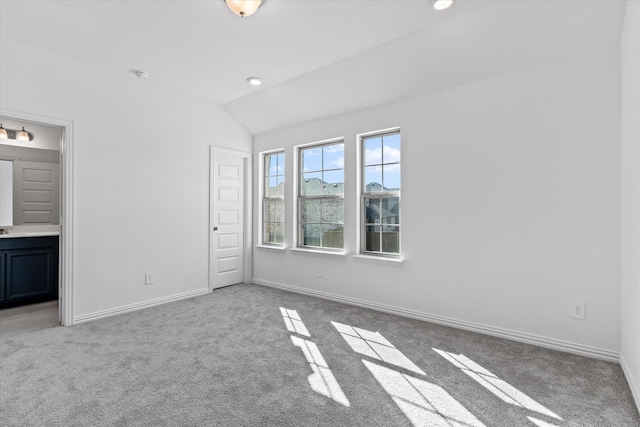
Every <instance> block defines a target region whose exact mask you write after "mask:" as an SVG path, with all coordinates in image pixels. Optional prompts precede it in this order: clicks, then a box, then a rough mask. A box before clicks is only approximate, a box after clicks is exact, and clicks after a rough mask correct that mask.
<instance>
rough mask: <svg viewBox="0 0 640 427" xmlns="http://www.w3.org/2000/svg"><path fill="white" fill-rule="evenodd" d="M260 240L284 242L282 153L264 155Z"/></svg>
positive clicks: (269, 242)
mask: <svg viewBox="0 0 640 427" xmlns="http://www.w3.org/2000/svg"><path fill="white" fill-rule="evenodd" d="M262 206H263V213H262V218H263V224H262V230H263V231H262V234H263V237H262V240H263V243H266V244H282V243H284V153H283V152H278V153H269V154H265V155H264V197H263V200H262Z"/></svg>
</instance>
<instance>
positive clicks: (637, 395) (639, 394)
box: [620, 354, 640, 413]
mask: <svg viewBox="0 0 640 427" xmlns="http://www.w3.org/2000/svg"><path fill="white" fill-rule="evenodd" d="M620 365H621V366H622V372H624V376H625V377H626V378H627V383H629V388H630V389H631V394H632V395H633V400H635V402H636V408H637V409H638V413H640V384H638V383H636V381H635V379H634V377H633V376H632V375H631V369H629V365H628V364H627V360H626V358H625V357H624V354H621V355H620Z"/></svg>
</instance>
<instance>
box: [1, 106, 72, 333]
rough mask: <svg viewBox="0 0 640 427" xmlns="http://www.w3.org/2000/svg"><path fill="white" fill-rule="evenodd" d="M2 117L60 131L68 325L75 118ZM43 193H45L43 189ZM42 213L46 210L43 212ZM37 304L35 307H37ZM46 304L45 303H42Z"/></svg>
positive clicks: (66, 318)
mask: <svg viewBox="0 0 640 427" xmlns="http://www.w3.org/2000/svg"><path fill="white" fill-rule="evenodd" d="M0 117H2V120H6V121H16V122H20V123H23V124H24V126H25V128H27V130H28V129H29V126H32V127H33V128H41V129H44V128H53V129H56V130H57V131H59V134H58V135H59V142H58V144H57V146H58V147H57V148H58V149H59V172H60V176H59V184H60V186H59V197H58V202H59V213H58V215H57V218H56V219H57V224H58V226H59V238H58V247H57V251H58V254H59V257H58V269H57V270H58V300H57V301H56V303H57V306H58V309H57V310H58V319H59V321H60V323H61V324H62V325H64V326H70V325H73V306H72V303H73V295H72V293H73V287H72V277H73V276H72V271H73V270H72V263H73V256H72V255H73V248H72V242H73V191H72V189H73V122H71V121H69V120H64V119H56V118H52V117H47V116H39V115H34V114H30V113H24V112H17V111H10V110H0ZM41 194H43V193H41ZM38 215H39V216H41V215H42V214H41V213H39V214H38ZM35 308H36V307H34V310H35ZM40 308H43V307H40Z"/></svg>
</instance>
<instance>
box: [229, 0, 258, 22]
mask: <svg viewBox="0 0 640 427" xmlns="http://www.w3.org/2000/svg"><path fill="white" fill-rule="evenodd" d="M224 2H225V3H226V4H227V6H229V9H231V11H232V12H233V13H235V14H236V15H238V16H239V17H241V18H244V17H245V16H250V15H253V14H254V13H255V12H256V10H258V8H259V7H260V4H262V0H224Z"/></svg>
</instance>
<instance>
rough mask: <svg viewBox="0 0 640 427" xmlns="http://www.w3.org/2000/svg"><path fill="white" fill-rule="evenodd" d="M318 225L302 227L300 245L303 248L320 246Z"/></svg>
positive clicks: (319, 227) (319, 228)
mask: <svg viewBox="0 0 640 427" xmlns="http://www.w3.org/2000/svg"><path fill="white" fill-rule="evenodd" d="M320 231H321V226H320V224H306V225H303V226H302V244H303V245H304V246H320Z"/></svg>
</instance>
